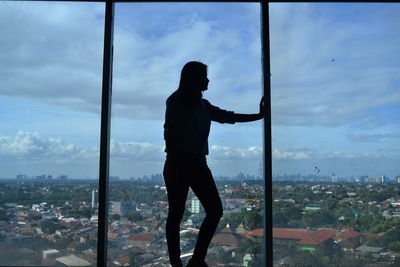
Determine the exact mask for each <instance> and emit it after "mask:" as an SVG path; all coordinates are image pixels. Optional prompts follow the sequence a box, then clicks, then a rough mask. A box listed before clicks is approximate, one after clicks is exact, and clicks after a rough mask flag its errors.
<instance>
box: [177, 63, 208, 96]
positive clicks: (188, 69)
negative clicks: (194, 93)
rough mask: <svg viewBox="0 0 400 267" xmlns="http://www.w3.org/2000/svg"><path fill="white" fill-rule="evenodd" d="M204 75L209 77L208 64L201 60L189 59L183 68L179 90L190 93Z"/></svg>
mask: <svg viewBox="0 0 400 267" xmlns="http://www.w3.org/2000/svg"><path fill="white" fill-rule="evenodd" d="M204 76H205V77H207V65H205V64H203V63H201V62H199V61H189V62H188V63H186V64H185V66H183V68H182V71H181V80H180V81H179V87H178V91H181V92H186V93H189V91H191V90H193V88H194V87H195V84H196V83H198V82H199V80H200V79H201V78H203V77H204ZM200 94H201V93H200Z"/></svg>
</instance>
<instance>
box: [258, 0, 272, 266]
mask: <svg viewBox="0 0 400 267" xmlns="http://www.w3.org/2000/svg"><path fill="white" fill-rule="evenodd" d="M261 20H262V21H261V40H262V52H261V53H262V55H261V56H262V71H263V90H264V91H263V95H264V100H265V108H266V110H267V116H266V117H265V119H264V135H263V136H264V242H265V243H264V244H265V253H264V260H265V266H272V263H273V245H272V240H273V237H272V132H271V68H270V36H269V2H267V1H261Z"/></svg>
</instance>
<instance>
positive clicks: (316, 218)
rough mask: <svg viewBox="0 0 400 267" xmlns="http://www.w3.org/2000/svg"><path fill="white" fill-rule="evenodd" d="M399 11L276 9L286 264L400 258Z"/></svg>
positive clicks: (276, 154)
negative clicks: (399, 178) (398, 227)
mask: <svg viewBox="0 0 400 267" xmlns="http://www.w3.org/2000/svg"><path fill="white" fill-rule="evenodd" d="M399 8H400V5H398V4H386V3H385V4H381V3H379V4H378V3H376V4H372V3H371V4H366V3H272V4H271V5H270V31H271V35H270V36H271V37H270V38H271V72H272V77H271V81H272V88H271V92H272V94H271V98H272V100H271V101H272V121H273V129H272V130H273V131H272V132H273V143H272V145H273V174H274V176H273V179H274V184H273V196H274V201H273V207H274V209H273V221H274V225H273V226H274V229H273V242H274V261H275V262H277V263H278V262H279V263H280V264H290V265H303V264H310V263H311V262H312V263H313V264H315V265H316V266H330V265H332V266H333V265H335V266H337V265H339V266H355V265H364V264H367V263H373V262H378V261H379V262H385V263H387V264H391V263H394V261H395V258H396V256H395V255H396V251H398V244H399V243H398V229H397V225H398V218H397V217H396V216H397V215H396V214H397V213H398V208H397V207H396V205H397V204H394V203H397V202H398V198H399V186H398V181H397V178H396V177H398V175H399V173H400V169H399V165H398V164H397V162H398V158H399V153H398V152H399V144H398V133H399V120H398V115H399V104H400V103H399V97H398V88H397V84H398V78H397V77H398V75H396V73H398V72H399V68H398V64H397V63H395V61H397V57H398V56H397V55H398V54H399V53H398V52H399V43H398V27H397V25H398V24H399V19H398V16H397V12H398V11H399ZM378 234H379V235H378ZM382 264H383V263H382ZM394 264H396V263H394Z"/></svg>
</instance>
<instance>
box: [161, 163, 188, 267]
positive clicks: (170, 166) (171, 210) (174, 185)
mask: <svg viewBox="0 0 400 267" xmlns="http://www.w3.org/2000/svg"><path fill="white" fill-rule="evenodd" d="M163 174H164V181H165V185H166V187H167V194H168V217H167V224H166V231H165V232H166V237H167V245H168V254H169V259H170V263H171V264H175V265H177V266H178V265H179V264H181V259H180V255H181V250H180V242H179V241H180V236H179V225H180V223H181V220H182V217H183V213H184V212H185V202H186V198H187V194H188V190H189V185H188V184H187V183H186V182H184V179H183V177H182V176H181V175H180V174H179V173H178V170H177V168H176V165H175V164H174V162H173V161H172V160H170V159H167V161H166V162H165V165H164V173H163Z"/></svg>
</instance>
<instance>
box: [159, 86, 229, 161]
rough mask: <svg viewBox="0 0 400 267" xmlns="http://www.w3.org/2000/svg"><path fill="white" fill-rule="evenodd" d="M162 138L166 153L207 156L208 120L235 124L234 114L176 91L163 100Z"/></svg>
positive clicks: (209, 122)
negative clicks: (164, 106)
mask: <svg viewBox="0 0 400 267" xmlns="http://www.w3.org/2000/svg"><path fill="white" fill-rule="evenodd" d="M166 105H167V107H166V112H165V123H164V139H165V144H166V150H165V151H166V152H167V154H169V155H192V156H203V155H208V135H209V133H210V126H211V121H216V122H219V123H231V124H233V123H235V121H234V113H233V112H232V111H226V110H223V109H220V108H218V107H216V106H213V105H211V103H210V102H208V101H207V100H206V99H203V98H201V97H193V96H191V95H189V94H187V93H185V92H181V91H179V90H177V91H175V92H174V93H173V94H171V95H170V96H169V97H168V99H167V101H166Z"/></svg>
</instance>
